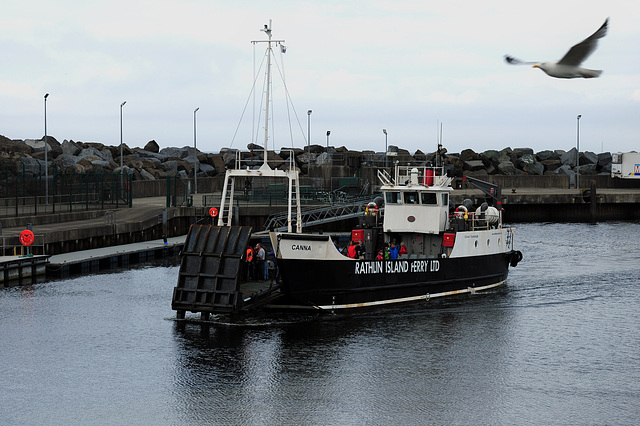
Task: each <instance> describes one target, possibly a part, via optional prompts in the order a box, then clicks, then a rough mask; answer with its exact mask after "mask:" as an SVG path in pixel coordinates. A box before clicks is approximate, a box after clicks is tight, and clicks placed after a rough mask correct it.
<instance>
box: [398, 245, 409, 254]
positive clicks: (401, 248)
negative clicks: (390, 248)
mask: <svg viewBox="0 0 640 426" xmlns="http://www.w3.org/2000/svg"><path fill="white" fill-rule="evenodd" d="M403 254H407V247H405V245H404V243H403V242H401V243H400V249H398V257H400V256H402V255H403Z"/></svg>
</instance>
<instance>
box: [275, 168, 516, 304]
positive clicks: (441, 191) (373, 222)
mask: <svg viewBox="0 0 640 426" xmlns="http://www.w3.org/2000/svg"><path fill="white" fill-rule="evenodd" d="M443 172H444V170H443V169H442V168H432V167H412V166H408V167H401V166H397V167H396V168H395V176H390V175H389V174H388V173H386V171H385V170H381V171H379V172H378V177H379V178H380V180H381V181H382V183H383V185H382V186H381V187H380V190H381V192H382V199H380V198H378V199H377V200H376V201H375V202H374V203H369V206H368V207H367V211H366V212H365V221H364V223H365V224H364V226H363V227H362V228H360V229H357V230H354V231H353V232H352V240H354V241H356V242H359V243H360V246H361V247H363V250H362V252H363V253H362V254H360V255H359V256H358V257H357V258H350V257H347V256H344V255H343V254H341V253H340V252H339V251H338V249H337V248H336V246H335V245H334V242H333V241H332V239H331V237H330V236H328V235H315V234H302V233H284V232H272V233H271V240H272V243H273V247H274V248H275V254H276V261H277V265H278V268H279V270H280V274H281V277H282V293H283V294H284V295H285V297H286V298H287V303H289V304H292V305H299V306H300V307H302V306H312V307H314V308H317V309H323V310H332V311H337V310H350V309H357V308H363V307H372V306H379V305H390V304H397V303H406V302H415V301H424V300H429V299H430V298H435V297H443V296H451V295H455V294H462V293H471V292H476V291H481V290H488V289H491V288H494V287H498V286H500V285H502V284H504V283H505V282H506V280H507V274H508V268H509V265H511V266H516V264H517V263H518V262H519V261H520V260H521V259H522V253H520V252H519V251H517V250H514V247H513V243H514V228H512V227H508V226H503V224H502V215H501V209H500V200H499V199H497V198H496V204H497V207H494V206H489V205H488V204H487V203H483V204H482V205H481V206H480V207H478V208H477V209H476V210H475V212H473V211H469V210H470V209H471V201H470V200H465V202H464V203H463V205H460V206H458V207H456V208H455V210H453V211H451V207H450V204H449V195H450V192H451V191H452V187H451V185H450V184H451V180H452V178H450V177H447V176H446V175H444V173H443ZM478 182H482V181H478ZM482 183H484V182H482ZM481 189H482V188H481ZM496 189H497V188H493V189H490V190H489V191H487V194H492V193H494V191H495V190H496ZM498 194H499V191H498ZM383 210H384V214H382V211H383ZM394 242H395V243H396V244H398V245H400V243H401V242H402V243H403V245H404V247H406V252H407V253H406V254H401V255H399V256H398V258H397V259H384V258H382V259H379V257H381V256H379V252H380V249H382V248H383V247H384V248H385V249H386V247H387V246H388V245H389V244H391V243H394ZM382 257H384V256H382ZM393 257H395V256H393Z"/></svg>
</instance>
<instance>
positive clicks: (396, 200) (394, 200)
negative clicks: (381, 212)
mask: <svg viewBox="0 0 640 426" xmlns="http://www.w3.org/2000/svg"><path fill="white" fill-rule="evenodd" d="M385 198H386V199H385V203H387V204H402V198H400V193H399V192H387V193H386V196H385Z"/></svg>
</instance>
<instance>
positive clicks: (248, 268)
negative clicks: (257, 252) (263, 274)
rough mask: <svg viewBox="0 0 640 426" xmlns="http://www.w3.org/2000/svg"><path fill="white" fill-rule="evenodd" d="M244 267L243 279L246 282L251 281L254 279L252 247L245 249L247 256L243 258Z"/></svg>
mask: <svg viewBox="0 0 640 426" xmlns="http://www.w3.org/2000/svg"><path fill="white" fill-rule="evenodd" d="M244 265H245V277H246V281H251V280H253V279H254V275H255V274H254V271H253V267H254V262H253V247H251V246H249V247H247V255H246V256H245V258H244Z"/></svg>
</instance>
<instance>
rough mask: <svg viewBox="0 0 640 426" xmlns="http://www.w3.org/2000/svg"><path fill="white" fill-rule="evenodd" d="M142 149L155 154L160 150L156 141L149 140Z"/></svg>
mask: <svg viewBox="0 0 640 426" xmlns="http://www.w3.org/2000/svg"><path fill="white" fill-rule="evenodd" d="M144 150H145V151H149V152H153V153H155V154H157V153H159V152H160V146H159V145H158V142H156V141H154V140H151V141H149V142H147V144H146V145H145V146H144Z"/></svg>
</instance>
